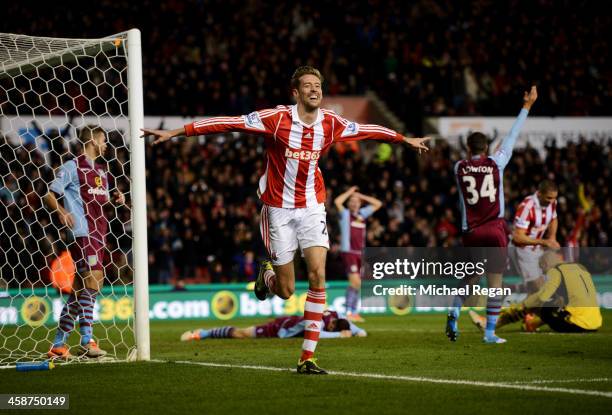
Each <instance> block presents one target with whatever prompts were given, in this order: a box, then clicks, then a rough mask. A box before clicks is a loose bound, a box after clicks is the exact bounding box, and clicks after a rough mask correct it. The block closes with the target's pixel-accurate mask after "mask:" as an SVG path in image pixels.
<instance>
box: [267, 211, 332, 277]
mask: <svg viewBox="0 0 612 415" xmlns="http://www.w3.org/2000/svg"><path fill="white" fill-rule="evenodd" d="M259 229H260V230H261V237H262V239H263V241H264V245H265V246H266V250H267V251H268V254H269V255H270V259H271V260H272V263H273V264H274V265H284V264H287V263H289V262H291V261H293V257H294V256H295V251H296V250H297V249H298V247H299V248H300V249H301V250H302V252H303V251H304V249H306V248H310V247H312V246H322V247H324V248H326V249H329V236H328V235H327V214H326V213H325V205H324V204H323V203H321V204H318V205H317V206H313V207H308V208H293V209H287V208H279V207H273V206H268V205H264V206H263V208H262V209H261V223H260V225H259Z"/></svg>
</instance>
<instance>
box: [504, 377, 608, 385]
mask: <svg viewBox="0 0 612 415" xmlns="http://www.w3.org/2000/svg"><path fill="white" fill-rule="evenodd" d="M611 380H612V378H588V379H584V378H583V379H557V380H555V379H550V380H546V379H538V380H525V381H521V380H517V381H514V382H508V383H511V384H520V385H524V384H527V383H528V384H537V383H584V382H609V381H611Z"/></svg>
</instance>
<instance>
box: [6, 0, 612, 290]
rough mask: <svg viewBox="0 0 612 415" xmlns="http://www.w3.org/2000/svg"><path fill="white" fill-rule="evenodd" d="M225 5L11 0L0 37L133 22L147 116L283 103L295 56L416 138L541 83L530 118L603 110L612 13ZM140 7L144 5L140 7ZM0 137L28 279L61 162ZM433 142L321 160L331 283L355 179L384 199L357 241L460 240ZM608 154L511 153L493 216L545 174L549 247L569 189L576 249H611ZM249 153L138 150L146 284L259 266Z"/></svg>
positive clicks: (193, 146) (214, 148)
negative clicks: (551, 210)
mask: <svg viewBox="0 0 612 415" xmlns="http://www.w3.org/2000/svg"><path fill="white" fill-rule="evenodd" d="M239 3H240V2H236V1H227V0H226V1H223V2H220V1H216V0H203V1H197V2H188V1H173V2H169V3H160V4H158V3H156V2H153V1H145V2H144V4H142V3H140V4H138V5H136V3H130V2H115V1H110V0H103V1H101V2H100V3H99V7H98V9H99V13H100V15H104V16H108V15H114V16H116V18H114V19H103V20H99V19H96V18H95V16H82V15H77V14H75V13H73V12H72V11H71V8H70V6H69V5H68V6H66V7H62V8H61V9H58V8H51V7H50V6H49V7H50V8H49V10H48V13H46V14H45V13H40V10H39V11H38V12H37V13H36V15H35V14H34V12H33V11H31V10H30V9H28V8H27V6H26V5H25V4H22V3H20V2H13V3H11V4H10V5H7V7H8V9H9V10H8V14H9V15H19V16H22V18H21V19H14V20H10V21H7V22H5V26H6V28H5V29H3V30H4V31H7V32H17V33H29V34H34V35H46V36H65V37H70V36H77V35H78V37H83V33H85V32H87V31H89V35H90V36H102V35H108V34H110V33H115V32H119V31H123V30H126V29H129V28H131V27H139V28H140V29H141V30H142V32H143V53H144V61H143V71H144V84H145V85H144V90H145V111H146V113H147V114H148V115H155V114H163V115H183V116H196V115H215V114H228V115H229V114H242V113H247V112H250V111H252V110H253V109H259V108H264V107H269V106H274V105H277V104H284V103H288V77H289V75H290V73H291V71H292V70H293V69H294V68H295V67H296V66H297V65H298V64H303V63H311V64H314V65H316V66H318V67H320V68H321V70H322V72H323V74H324V76H325V77H326V83H325V93H326V94H329V95H336V94H363V93H364V92H365V91H367V90H374V91H376V92H377V93H378V94H379V96H380V97H381V98H382V99H383V100H384V101H385V102H386V103H387V104H388V106H389V108H391V109H392V110H393V111H394V112H395V113H396V114H397V115H398V116H399V117H400V118H401V119H402V120H403V121H405V122H406V125H407V127H408V129H409V130H410V132H412V133H415V134H421V133H422V121H423V117H424V116H429V115H432V116H438V115H476V114H482V115H514V114H515V113H516V110H517V105H518V102H520V96H519V94H520V93H521V92H522V89H523V88H525V87H527V86H528V85H529V84H531V83H532V82H533V81H536V82H537V84H538V89H539V91H540V98H539V101H538V104H537V108H536V110H535V111H536V112H535V115H601V114H603V113H604V112H605V109H606V108H610V104H611V103H610V90H611V88H610V86H611V85H610V77H609V76H606V73H605V71H606V69H607V68H606V66H605V63H606V62H607V59H608V56H609V48H608V47H607V44H606V41H605V38H606V36H604V35H603V34H604V33H605V30H606V28H607V27H608V26H609V25H610V17H609V16H607V15H605V14H602V15H594V14H593V13H592V11H590V10H592V9H590V8H587V7H584V8H582V7H580V6H579V5H574V3H572V9H573V10H574V11H575V13H573V14H571V15H560V14H559V13H556V10H557V9H558V4H557V2H552V1H541V2H537V3H534V4H532V5H531V6H530V8H531V9H532V11H533V12H534V15H537V16H540V17H539V18H538V19H539V21H538V24H534V23H533V22H530V23H529V25H527V23H526V22H527V19H526V17H527V16H526V14H525V13H526V10H527V9H525V10H524V11H516V12H515V11H514V10H513V8H512V6H511V3H508V4H504V5H503V6H500V5H499V4H497V3H496V2H487V1H474V2H472V4H471V7H461V6H460V5H459V4H458V3H456V2H452V1H450V0H448V1H418V2H401V1H396V2H394V5H393V7H390V6H388V5H387V4H386V3H385V2H379V1H369V2H362V3H359V2H358V3H354V2H349V1H344V0H341V1H323V2H319V3H317V6H313V5H305V4H301V3H286V4H283V5H277V4H275V3H273V2H270V3H268V4H262V3H260V2H247V4H246V5H242V4H239ZM564 3H567V4H569V2H567V1H566V2H564ZM41 7H47V6H44V5H43V6H41ZM143 9H144V10H148V11H149V12H148V13H146V14H143V13H140V10H143ZM536 9H537V10H536ZM213 11H214V13H213ZM37 16H38V17H37ZM40 16H44V19H40V18H39V17H40ZM339 16H340V18H339ZM362 16H368V18H367V19H366V18H363V17H362ZM270 22H274V24H270ZM475 23H478V24H477V25H476V24H475ZM476 27H478V30H476ZM558 27H563V28H564V29H563V30H556V28H558ZM567 27H572V28H573V30H574V31H575V33H569V32H567V30H565V28H567ZM510 38H511V39H512V41H510V40H508V39H510ZM371 62H380V64H376V65H372V64H371ZM549 63H552V64H549ZM111 142H112V140H111ZM0 145H1V146H2V148H1V151H3V152H4V154H6V157H7V158H6V159H7V160H8V159H14V158H16V159H17V160H21V162H22V163H18V162H16V163H11V164H10V165H7V166H4V165H3V166H2V169H3V170H2V171H1V172H0V173H1V174H2V177H3V178H5V180H6V183H5V185H4V187H3V188H2V189H1V190H0V209H1V210H2V211H1V212H0V217H3V218H5V217H10V218H11V221H6V220H5V221H3V222H2V223H3V226H14V227H15V232H13V231H10V230H9V232H8V234H11V235H14V237H13V238H12V239H11V241H8V242H7V241H2V243H3V245H2V246H3V247H4V246H11V250H10V251H8V252H4V255H6V256H7V261H2V263H3V264H9V263H10V264H15V263H17V261H16V260H15V259H16V258H19V263H20V264H22V266H21V268H23V269H21V268H20V269H17V268H14V267H12V266H11V267H12V268H11V272H15V273H17V274H19V276H20V277H19V278H22V279H25V278H27V276H28V275H30V273H31V271H32V270H33V269H42V268H44V267H45V266H46V265H48V260H49V258H50V256H52V253H53V252H54V251H57V249H59V248H57V247H55V246H54V244H56V243H58V241H59V240H60V238H59V237H58V235H55V236H50V235H49V233H48V229H50V227H47V226H45V225H46V224H47V223H49V218H48V216H45V215H44V214H43V211H42V210H41V209H39V208H40V206H41V204H40V196H42V194H43V193H44V192H45V191H46V183H48V181H49V180H50V178H51V177H52V176H51V172H52V170H51V169H50V167H57V165H58V163H59V160H55V161H54V160H51V161H49V160H45V159H44V158H42V157H41V156H40V155H39V154H38V152H37V151H36V150H34V149H32V148H29V149H28V148H23V147H22V148H19V149H16V148H13V147H12V146H11V145H10V144H8V143H6V142H2V143H0ZM432 147H433V148H432V151H431V152H430V153H428V154H425V155H423V156H421V157H420V158H419V159H417V157H416V156H415V154H414V153H412V152H410V151H408V150H406V151H404V152H403V153H402V154H394V155H393V156H392V157H391V158H389V159H381V160H377V159H376V155H374V156H372V155H369V154H365V153H362V152H358V153H356V154H351V153H343V152H337V151H332V152H331V153H330V154H329V155H328V156H327V157H326V158H325V159H323V160H322V161H321V167H322V169H323V171H324V172H325V177H326V179H327V183H326V184H327V188H328V203H327V208H328V215H329V218H328V219H329V221H328V222H329V225H330V236H331V239H332V242H334V243H332V248H331V250H330V253H329V261H328V267H329V269H328V277H329V278H332V279H334V278H343V277H344V275H343V271H342V266H341V263H340V260H339V255H338V243H337V242H338V229H337V226H336V220H335V211H334V208H333V203H329V202H331V200H332V199H333V197H334V196H335V195H337V194H338V192H342V191H344V190H345V189H346V188H347V187H349V186H351V185H358V186H359V187H360V191H361V192H362V193H364V194H368V195H372V196H376V197H378V198H380V199H381V200H383V202H384V208H383V209H381V210H380V211H379V212H377V213H376V214H375V215H374V217H373V218H372V219H370V221H369V224H368V233H367V242H368V245H370V246H377V245H386V246H394V245H398V246H405V245H414V246H447V245H456V244H458V243H459V224H458V209H457V197H456V196H457V189H456V187H455V185H454V179H453V174H452V166H453V164H454V162H455V161H456V160H458V159H459V158H460V153H459V151H458V150H455V149H451V148H450V147H449V146H448V145H447V144H446V143H445V142H444V141H439V142H438V143H436V144H435V145H433V146H432ZM611 148H612V142H611V141H607V142H601V143H594V142H582V143H579V144H571V145H569V146H568V147H563V148H560V147H558V146H556V144H555V143H554V142H550V143H548V145H547V147H546V154H545V156H544V157H542V156H541V155H540V154H539V153H538V152H537V151H535V150H533V149H521V150H517V151H516V153H515V155H514V157H513V159H512V161H511V162H510V165H509V167H508V169H507V171H508V173H507V174H506V175H505V178H506V180H507V183H506V194H507V196H508V198H507V200H506V204H507V212H506V216H507V219H508V220H511V218H512V215H513V213H514V209H515V208H516V206H517V205H518V203H519V202H520V201H521V200H522V198H523V197H524V196H526V195H528V194H530V193H533V192H534V191H535V188H536V186H537V184H538V182H539V180H541V179H543V178H547V177H548V178H553V179H554V180H555V181H556V182H557V183H559V185H560V192H559V195H560V197H559V204H558V212H559V221H560V227H559V237H558V239H559V241H560V242H561V243H562V244H563V243H565V242H567V240H568V238H570V237H572V238H576V234H575V232H574V233H572V231H573V230H576V229H575V223H576V219H577V216H578V215H579V208H580V211H582V210H584V206H583V205H584V204H583V203H581V202H580V200H579V199H580V198H579V196H578V189H579V188H580V185H581V184H582V185H584V193H585V195H586V198H587V199H588V200H589V201H590V205H591V206H592V207H591V209H590V210H589V211H588V213H585V215H586V216H585V221H584V225H583V227H582V229H581V232H580V234H579V242H580V244H581V245H583V246H602V245H604V246H605V245H608V244H609V241H610V239H609V238H610V236H611V235H612V228H611V225H610V223H611V222H612V201H611V200H612V199H611V195H610V194H609V185H608V183H609V182H610V180H611V178H610V169H611V165H612V163H611V161H612V152H611V151H610V150H611ZM262 153H263V145H262V142H261V141H260V140H258V139H257V138H256V137H244V136H243V137H241V138H239V139H236V138H233V137H231V136H223V137H214V138H211V139H207V140H199V141H198V139H189V140H185V141H184V142H182V143H181V144H179V145H176V144H170V143H167V144H164V145H162V146H158V147H147V163H148V170H147V187H148V195H147V198H148V201H147V202H148V203H147V205H148V207H149V209H148V220H149V251H150V256H149V262H150V265H151V266H150V270H151V277H150V279H151V282H169V281H174V280H175V279H177V278H178V279H185V280H195V281H202V282H206V281H213V282H223V281H233V280H241V281H243V280H252V279H254V277H255V276H256V272H257V269H256V261H257V260H258V258H261V257H262V256H263V245H262V243H261V240H260V236H259V229H258V223H259V220H258V214H259V202H258V200H257V197H256V195H255V189H256V182H257V179H258V176H259V174H261V172H262V171H263V168H264V166H263V163H264V159H263V158H262ZM119 154H120V157H122V156H121V154H122V153H119ZM371 156H372V157H373V158H372V159H371V160H370V158H371ZM366 159H367V160H368V161H367V162H366ZM119 161H122V160H121V159H119ZM114 168H115V169H117V168H118V166H114ZM112 169H113V168H112V166H111V171H112ZM372 177H376V178H378V179H377V180H376V181H372V180H371V178H372ZM119 214H120V215H123V216H124V217H125V215H126V214H128V215H129V212H128V211H127V210H126V211H119ZM8 222H11V224H10V225H7V223H8ZM120 222H121V221H115V222H112V223H111V227H112V226H115V227H116V226H118V225H117V224H118V223H120ZM115 229H116V228H115ZM123 233H124V232H123V231H121V232H120V234H123ZM115 236H117V235H115ZM45 241H50V242H49V243H45ZM111 242H112V243H114V246H120V245H121V242H120V241H117V240H115V241H114V242H113V241H111ZM2 259H4V258H2ZM5 267H6V265H5Z"/></svg>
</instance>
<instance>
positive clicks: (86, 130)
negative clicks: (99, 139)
mask: <svg viewBox="0 0 612 415" xmlns="http://www.w3.org/2000/svg"><path fill="white" fill-rule="evenodd" d="M97 134H104V135H105V136H106V131H104V128H102V127H100V126H99V125H86V126H85V127H83V128H81V129H80V130H79V141H80V142H81V144H83V145H85V144H87V143H88V142H90V141H91V140H92V139H93V138H94V136H95V135H97Z"/></svg>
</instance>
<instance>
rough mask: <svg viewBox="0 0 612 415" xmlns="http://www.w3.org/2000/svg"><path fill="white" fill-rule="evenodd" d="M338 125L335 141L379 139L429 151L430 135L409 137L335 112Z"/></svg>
mask: <svg viewBox="0 0 612 415" xmlns="http://www.w3.org/2000/svg"><path fill="white" fill-rule="evenodd" d="M333 116H334V118H335V121H337V125H335V126H334V127H335V128H334V133H333V135H334V141H336V142H343V141H359V140H378V141H386V142H389V143H398V144H399V143H406V144H408V145H409V146H411V147H412V148H414V149H417V150H419V152H420V151H421V150H424V151H428V150H429V147H427V146H426V145H425V142H427V141H428V140H429V139H430V137H423V138H408V137H404V136H403V135H402V134H400V133H398V132H397V131H394V130H391V129H390V128H386V127H383V126H381V125H376V124H359V123H356V122H354V121H348V120H346V119H344V118H342V117H340V116H339V115H337V114H333Z"/></svg>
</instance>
